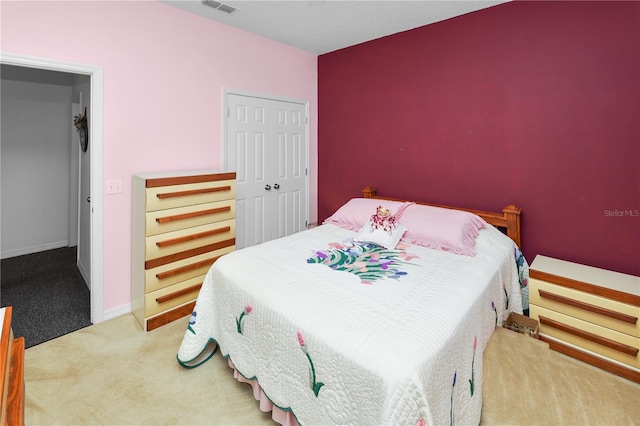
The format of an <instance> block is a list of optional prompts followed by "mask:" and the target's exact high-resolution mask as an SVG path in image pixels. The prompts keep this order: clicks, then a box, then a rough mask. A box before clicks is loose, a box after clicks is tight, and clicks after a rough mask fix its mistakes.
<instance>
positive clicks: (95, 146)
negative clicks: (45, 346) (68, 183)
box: [0, 52, 105, 324]
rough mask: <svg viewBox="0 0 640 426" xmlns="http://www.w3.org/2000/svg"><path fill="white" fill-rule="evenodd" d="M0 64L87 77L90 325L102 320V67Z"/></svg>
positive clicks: (34, 61) (28, 59)
mask: <svg viewBox="0 0 640 426" xmlns="http://www.w3.org/2000/svg"><path fill="white" fill-rule="evenodd" d="M0 63H2V64H7V65H15V66H20V67H28V68H40V69H45V70H51V71H59V72H67V73H74V74H86V75H89V76H90V77H91V106H90V109H89V114H90V122H91V126H90V127H89V140H90V141H91V159H90V161H91V213H92V214H91V224H90V228H91V322H92V323H93V324H98V323H100V322H102V321H104V317H105V315H104V264H103V259H104V230H103V191H102V188H103V184H102V182H103V164H102V158H103V114H104V107H103V102H104V76H103V70H102V67H99V66H95V65H87V64H79V63H74V62H66V61H58V60H53V59H46V58H39V57H35V56H27V55H19V54H13V53H5V52H0Z"/></svg>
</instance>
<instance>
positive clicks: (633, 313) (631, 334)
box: [529, 255, 640, 382]
mask: <svg viewBox="0 0 640 426" xmlns="http://www.w3.org/2000/svg"><path fill="white" fill-rule="evenodd" d="M529 292H530V293H529V301H530V316H531V318H533V319H536V320H538V321H539V322H540V339H541V340H544V341H546V342H547V343H549V347H551V348H552V349H554V350H557V351H559V352H562V353H565V354H567V355H570V356H573V357H574V358H578V359H580V360H582V361H585V362H588V363H590V364H593V365H596V366H598V367H600V368H603V369H605V370H608V371H610V372H612V373H615V374H618V375H620V376H623V377H626V378H628V379H630V380H634V381H636V382H640V355H639V352H640V323H639V322H638V318H640V277H635V276H632V275H627V274H621V273H618V272H613V271H608V270H603V269H599V268H594V267H591V266H586V265H580V264H576V263H572V262H567V261H564V260H558V259H554V258H551V257H546V256H540V255H538V256H536V258H535V259H534V261H533V263H532V264H531V268H530V280H529Z"/></svg>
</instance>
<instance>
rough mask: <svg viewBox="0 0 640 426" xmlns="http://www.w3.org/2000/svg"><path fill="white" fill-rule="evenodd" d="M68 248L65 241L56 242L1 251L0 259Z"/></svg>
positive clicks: (67, 243)
mask: <svg viewBox="0 0 640 426" xmlns="http://www.w3.org/2000/svg"><path fill="white" fill-rule="evenodd" d="M68 246H69V241H66V240H65V241H58V242H55V243H49V244H42V245H39V246H32V247H22V248H18V249H14V250H7V251H3V252H2V253H1V254H0V259H8V258H10V257H16V256H22V255H23V254H33V253H39V252H41V251H46V250H53V249H57V248H61V247H68Z"/></svg>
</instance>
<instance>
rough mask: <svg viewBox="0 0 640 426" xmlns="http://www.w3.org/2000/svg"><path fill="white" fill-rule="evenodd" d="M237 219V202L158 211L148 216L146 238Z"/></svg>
mask: <svg viewBox="0 0 640 426" xmlns="http://www.w3.org/2000/svg"><path fill="white" fill-rule="evenodd" d="M235 217H236V202H235V200H223V201H217V202H215V203H205V204H196V205H193V206H187V207H176V208H173V209H167V210H156V211H152V212H148V213H147V214H146V236H150V235H158V234H162V233H165V232H171V231H177V230H179V229H185V228H191V227H194V226H200V225H205V224H207V223H212V222H219V221H221V220H228V219H233V218H235Z"/></svg>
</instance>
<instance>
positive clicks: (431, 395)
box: [177, 187, 528, 425]
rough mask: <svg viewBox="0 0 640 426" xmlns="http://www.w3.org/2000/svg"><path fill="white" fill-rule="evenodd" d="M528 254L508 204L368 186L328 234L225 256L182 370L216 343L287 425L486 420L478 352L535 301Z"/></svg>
mask: <svg viewBox="0 0 640 426" xmlns="http://www.w3.org/2000/svg"><path fill="white" fill-rule="evenodd" d="M398 235H399V236H398ZM519 246H520V209H519V208H518V207H515V206H513V205H510V206H507V207H505V209H503V211H502V212H500V213H494V212H484V211H477V210H465V209H458V208H453V207H446V206H436V205H429V204H426V203H414V202H409V201H405V200H399V199H395V198H386V197H378V196H377V194H376V191H375V190H374V189H372V188H371V187H367V188H365V190H363V196H362V197H359V198H354V199H352V200H350V201H349V202H347V203H346V204H345V205H344V206H342V207H341V208H340V209H338V210H337V211H336V212H335V213H334V214H333V215H332V216H331V217H330V218H328V219H327V220H326V221H325V222H324V223H323V224H321V225H320V226H317V227H315V228H312V229H308V230H305V231H303V232H299V233H297V234H293V235H291V236H288V237H284V238H280V239H277V240H272V241H269V242H266V243H263V244H260V245H257V246H253V247H248V248H245V249H242V250H238V251H235V252H232V253H229V254H227V255H225V256H223V257H221V258H220V259H219V260H218V261H217V262H216V263H215V264H214V265H213V266H212V267H211V269H210V270H209V272H208V274H207V276H206V278H205V281H204V283H203V286H202V288H201V290H200V293H199V296H198V299H197V301H196V305H195V308H194V311H193V313H192V315H191V317H190V319H189V325H188V327H187V330H186V331H185V335H184V338H183V340H182V343H181V345H180V348H179V350H178V354H177V359H178V362H179V363H180V365H182V366H183V367H186V368H194V367H197V366H199V365H201V364H202V363H204V362H206V360H208V359H209V358H210V357H211V356H213V355H214V353H216V351H217V350H218V349H219V352H220V353H221V355H222V356H223V357H225V358H227V359H228V362H229V365H230V366H231V367H232V368H233V369H234V370H235V375H236V378H238V380H240V381H245V382H249V383H251V385H252V386H253V387H254V396H255V397H256V399H259V400H260V408H261V409H262V410H263V411H267V410H272V411H273V418H274V420H276V421H277V422H279V423H281V424H297V423H299V424H303V425H306V424H394V425H409V424H410V425H425V424H429V425H435V424H454V423H455V424H478V423H479V422H480V416H481V410H482V360H483V351H484V349H485V347H486V345H487V343H488V341H489V339H490V338H491V335H492V334H493V331H494V330H495V327H497V326H500V325H502V322H503V321H504V320H506V318H507V316H508V314H509V312H518V313H522V310H523V307H524V308H526V305H527V303H528V301H527V297H526V290H527V286H526V284H527V278H528V265H527V263H526V261H525V260H524V257H523V256H522V253H521V251H520V249H519ZM204 391H205V392H206V390H204Z"/></svg>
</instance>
